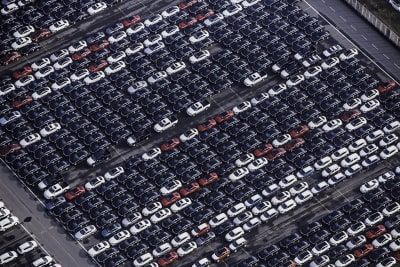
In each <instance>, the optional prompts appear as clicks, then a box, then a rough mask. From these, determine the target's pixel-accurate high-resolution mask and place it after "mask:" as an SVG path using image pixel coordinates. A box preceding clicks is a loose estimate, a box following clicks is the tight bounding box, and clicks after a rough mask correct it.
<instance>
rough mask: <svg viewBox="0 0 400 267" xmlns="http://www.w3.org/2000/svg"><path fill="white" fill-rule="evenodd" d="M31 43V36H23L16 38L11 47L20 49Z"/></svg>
mask: <svg viewBox="0 0 400 267" xmlns="http://www.w3.org/2000/svg"><path fill="white" fill-rule="evenodd" d="M31 43H32V39H31V38H29V37H21V38H18V39H17V40H15V41H14V42H13V43H12V44H11V47H12V49H14V50H18V49H20V48H22V47H25V46H27V45H29V44H31Z"/></svg>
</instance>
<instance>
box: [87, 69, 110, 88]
mask: <svg viewBox="0 0 400 267" xmlns="http://www.w3.org/2000/svg"><path fill="white" fill-rule="evenodd" d="M105 77H106V75H105V74H104V72H102V71H97V72H93V73H91V74H90V75H89V76H87V77H86V78H85V79H83V81H84V82H85V83H86V84H87V85H89V84H92V83H96V82H98V81H100V80H101V79H103V78H105Z"/></svg>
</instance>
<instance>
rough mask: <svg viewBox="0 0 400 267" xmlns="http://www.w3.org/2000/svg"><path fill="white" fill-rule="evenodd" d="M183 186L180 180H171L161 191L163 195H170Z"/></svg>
mask: <svg viewBox="0 0 400 267" xmlns="http://www.w3.org/2000/svg"><path fill="white" fill-rule="evenodd" d="M181 187H182V183H181V181H179V180H172V181H171V182H168V183H167V184H166V185H164V186H163V187H161V189H160V193H161V194H162V195H168V194H171V193H172V192H174V191H176V190H178V189H179V188H181Z"/></svg>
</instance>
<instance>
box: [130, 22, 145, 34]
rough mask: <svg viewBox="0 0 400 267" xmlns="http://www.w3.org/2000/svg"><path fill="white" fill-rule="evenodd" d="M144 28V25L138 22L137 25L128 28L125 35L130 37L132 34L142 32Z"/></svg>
mask: <svg viewBox="0 0 400 267" xmlns="http://www.w3.org/2000/svg"><path fill="white" fill-rule="evenodd" d="M144 28H145V26H144V24H143V23H142V22H139V23H137V24H135V25H134V26H131V27H129V28H128V29H126V33H127V34H128V35H129V36H131V35H133V34H136V33H138V32H141V31H143V30H144Z"/></svg>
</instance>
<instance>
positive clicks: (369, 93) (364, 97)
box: [361, 89, 379, 102]
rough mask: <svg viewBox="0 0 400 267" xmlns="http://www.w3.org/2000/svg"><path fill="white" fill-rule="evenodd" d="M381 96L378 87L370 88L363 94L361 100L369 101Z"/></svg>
mask: <svg viewBox="0 0 400 267" xmlns="http://www.w3.org/2000/svg"><path fill="white" fill-rule="evenodd" d="M378 96H379V91H378V90H377V89H372V90H369V91H367V92H365V93H364V94H363V95H362V96H361V100H362V101H363V102H368V101H370V100H372V99H375V98H377V97H378Z"/></svg>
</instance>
